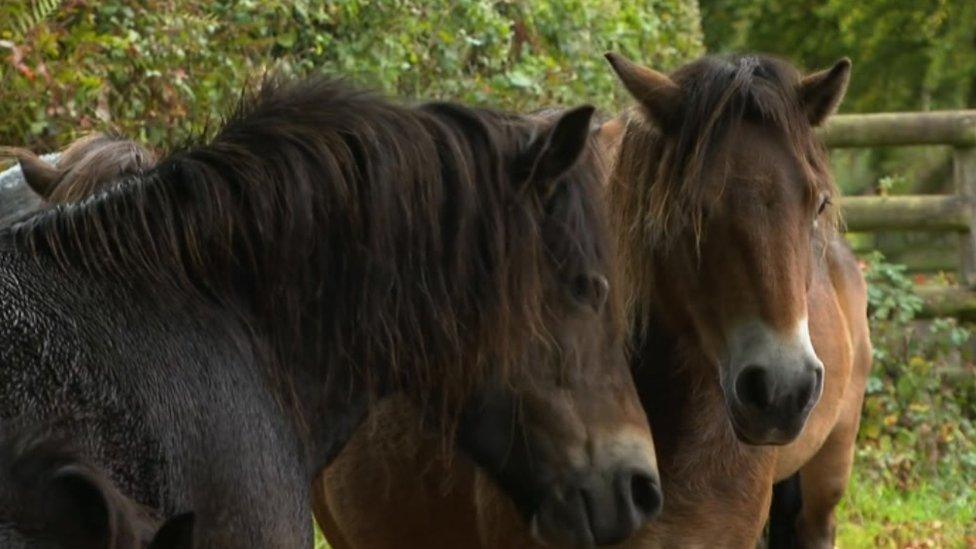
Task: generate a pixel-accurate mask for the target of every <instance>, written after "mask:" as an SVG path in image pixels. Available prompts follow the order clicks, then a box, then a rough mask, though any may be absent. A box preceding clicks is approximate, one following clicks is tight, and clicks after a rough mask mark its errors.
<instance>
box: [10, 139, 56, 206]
mask: <svg viewBox="0 0 976 549" xmlns="http://www.w3.org/2000/svg"><path fill="white" fill-rule="evenodd" d="M0 156H12V157H14V158H16V159H17V161H18V163H19V164H20V172H21V173H22V174H23V175H24V181H25V182H26V183H27V185H28V186H29V187H30V188H31V189H33V190H34V192H36V193H37V194H39V195H40V196H41V198H44V199H45V200H47V198H48V197H49V196H50V195H51V192H52V191H54V188H55V187H56V186H57V182H58V178H59V177H60V176H61V172H59V171H58V169H57V168H55V167H54V166H52V165H51V164H50V163H48V162H46V161H44V160H43V159H42V158H40V157H39V156H37V155H36V154H34V153H32V152H30V151H28V150H27V149H21V148H18V147H0Z"/></svg>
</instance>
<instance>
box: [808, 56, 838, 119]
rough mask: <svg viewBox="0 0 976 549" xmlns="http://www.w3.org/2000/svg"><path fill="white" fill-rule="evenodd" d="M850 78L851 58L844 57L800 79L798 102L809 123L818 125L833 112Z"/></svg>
mask: <svg viewBox="0 0 976 549" xmlns="http://www.w3.org/2000/svg"><path fill="white" fill-rule="evenodd" d="M850 79H851V60H850V59H848V58H846V57H844V58H842V59H841V60H840V61H837V62H836V63H834V66H833V67H830V68H829V69H826V70H822V71H819V72H815V73H813V74H810V75H807V76H805V77H803V79H802V80H800V84H799V89H798V94H799V96H800V104H801V105H802V106H803V110H804V112H806V114H807V119H808V120H809V121H810V125H812V126H819V125H821V124H823V123H824V122H825V121H826V120H827V118H828V117H829V116H830V115H832V114H834V112H835V111H836V110H837V107H839V106H840V102H841V101H842V100H843V99H844V93H846V92H847V83H848V82H850Z"/></svg>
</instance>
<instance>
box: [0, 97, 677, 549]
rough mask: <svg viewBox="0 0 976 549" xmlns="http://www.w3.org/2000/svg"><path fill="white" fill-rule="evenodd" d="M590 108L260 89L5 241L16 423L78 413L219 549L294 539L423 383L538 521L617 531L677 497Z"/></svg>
mask: <svg viewBox="0 0 976 549" xmlns="http://www.w3.org/2000/svg"><path fill="white" fill-rule="evenodd" d="M591 112H592V109H590V108H581V109H576V110H574V111H571V112H568V113H566V114H565V116H563V117H561V118H560V119H559V120H556V121H551V122H549V123H542V122H540V121H531V120H523V119H520V118H518V117H513V116H510V115H506V114H504V113H498V112H493V111H477V110H472V109H467V108H464V107H461V106H458V105H451V104H431V105H426V106H422V107H419V108H416V109H406V108H403V107H399V106H396V105H393V104H390V103H388V102H385V101H382V100H379V99H376V98H374V97H372V96H370V95H368V94H362V93H359V92H355V91H350V90H348V89H346V88H345V87H343V86H340V85H336V84H335V83H332V82H328V81H325V80H312V81H308V82H303V83H299V84H292V85H288V86H276V85H271V86H268V87H266V88H265V89H264V91H262V93H261V95H260V96H259V97H258V98H256V99H254V100H253V101H251V102H249V103H248V105H247V106H246V108H245V109H243V111H242V112H241V113H239V114H238V115H237V116H235V117H234V118H233V119H232V120H231V121H230V122H229V123H228V124H227V125H226V126H225V127H224V128H223V129H222V130H221V131H220V132H219V133H218V135H217V136H216V137H215V138H214V139H213V140H212V141H211V142H210V143H208V144H206V145H200V146H196V147H192V148H190V149H188V150H186V151H182V152H179V153H176V154H174V155H172V156H170V157H169V158H167V159H165V160H163V161H162V162H161V163H160V164H159V165H158V166H157V167H156V168H154V169H153V170H151V171H149V172H147V173H144V174H137V175H135V176H131V177H128V178H126V179H124V180H123V181H121V182H120V183H119V184H118V185H114V186H112V187H111V188H110V189H108V190H107V191H106V192H103V193H100V194H99V195H97V196H95V197H90V198H86V199H83V200H81V202H80V203H77V204H72V205H68V206H60V207H58V208H55V209H53V210H52V211H48V212H43V213H40V214H38V215H36V216H34V217H31V218H29V219H28V220H26V221H24V222H22V223H19V224H16V225H14V226H13V228H12V229H9V230H8V231H6V232H5V233H0V256H2V261H0V266H2V269H3V272H2V276H0V278H2V279H3V280H5V281H7V280H9V281H10V283H9V284H8V283H6V282H5V283H4V284H3V285H0V304H3V308H0V341H2V342H3V345H0V366H3V367H4V368H9V369H10V370H11V371H17V372H18V376H17V378H16V379H14V380H10V381H9V382H8V381H7V380H5V381H4V383H3V384H2V385H0V393H2V396H3V398H2V399H0V403H2V406H0V417H3V418H9V417H14V416H21V415H26V416H28V417H40V418H42V419H45V418H48V417H51V416H52V415H55V414H57V415H60V414H62V413H63V412H64V411H63V410H62V407H64V406H68V407H69V409H70V410H71V414H70V419H71V421H73V422H75V423H76V424H77V425H75V428H76V430H77V431H78V432H80V433H82V434H83V435H84V436H82V437H81V439H82V440H83V441H84V446H85V450H86V452H88V453H90V454H91V455H93V456H94V458H95V460H96V461H97V462H98V463H100V464H102V465H104V466H106V467H108V468H109V470H110V472H111V474H112V476H113V477H114V478H117V479H119V481H120V486H121V487H122V488H123V489H124V490H125V491H126V492H128V493H131V494H133V496H134V497H135V498H136V499H137V500H138V501H140V502H142V503H145V504H148V505H150V506H152V507H153V508H154V509H160V510H161V511H162V512H164V513H165V512H175V511H176V510H178V509H180V508H193V509H194V510H195V512H196V514H197V518H198V523H197V536H198V541H201V540H202V542H203V543H204V544H205V546H228V545H234V544H235V543H242V542H244V543H248V544H250V545H253V546H262V545H272V546H297V545H302V544H303V543H305V542H307V541H308V540H309V536H310V530H309V525H308V522H307V514H305V513H306V512H307V505H308V497H309V496H308V490H309V488H310V484H311V478H312V476H313V475H314V474H316V473H317V472H318V471H319V470H321V468H322V467H323V466H324V465H326V464H327V463H329V461H330V460H331V459H332V457H334V456H335V455H336V454H337V453H338V451H339V449H341V448H342V446H343V445H344V443H345V440H346V438H347V437H348V435H349V433H350V432H351V431H352V430H353V429H354V428H355V427H356V426H357V425H358V423H359V421H360V420H361V419H362V418H363V417H364V415H365V412H366V410H367V409H368V407H369V405H370V404H371V403H372V402H373V401H375V400H377V399H378V398H379V397H382V396H385V395H387V394H390V393H391V392H393V391H396V390H402V391H404V393H405V394H406V395H408V397H409V398H410V400H411V401H412V402H414V403H415V404H417V405H418V406H419V407H420V408H421V410H422V411H423V414H422V415H423V416H424V417H425V418H426V419H427V420H428V421H429V423H431V424H433V425H434V426H435V429H438V430H441V431H442V432H447V433H454V434H455V435H456V436H455V440H456V441H457V442H458V444H459V445H460V447H461V448H462V449H463V450H465V452H466V454H467V455H469V456H471V457H472V458H473V459H474V460H475V461H476V462H477V463H478V464H479V465H480V466H482V467H483V468H484V469H485V470H486V471H488V472H489V474H490V475H491V476H492V478H493V481H494V482H495V483H496V484H497V485H498V486H500V487H502V489H503V490H504V491H505V493H506V494H508V495H509V497H511V498H512V502H513V503H514V504H515V506H516V507H517V508H518V510H519V511H520V512H521V514H522V516H523V517H524V518H525V519H526V520H528V521H530V522H531V523H532V525H533V528H534V529H535V531H536V532H537V533H538V534H539V536H540V538H542V539H546V540H550V541H552V542H554V543H561V542H563V541H566V542H568V543H577V542H585V541H586V540H588V539H592V538H597V539H608V540H620V539H623V538H624V537H626V536H627V535H629V534H631V533H632V532H633V531H634V530H635V529H636V528H638V527H639V526H640V525H641V524H642V523H643V521H644V520H645V519H646V518H647V517H648V516H650V515H652V514H654V513H655V512H656V511H657V509H659V506H660V496H659V493H658V487H657V480H656V472H655V470H654V463H653V450H652V448H653V447H652V444H651V439H650V436H649V433H648V431H647V426H646V419H645V418H644V416H643V414H642V411H641V410H640V407H639V402H638V400H637V396H636V392H635V391H634V388H633V384H632V381H631V379H630V376H629V373H628V369H627V365H626V362H625V361H624V355H623V341H622V338H621V335H622V329H621V328H622V318H621V315H619V314H618V313H619V310H620V307H619V300H618V299H617V298H615V297H614V296H619V295H620V294H619V293H616V292H617V290H616V289H614V287H613V281H614V280H615V278H616V277H615V276H614V271H613V257H614V254H613V251H612V246H611V240H610V239H609V238H607V235H606V234H605V233H606V231H605V230H604V229H603V228H602V227H603V223H604V216H603V215H602V213H601V212H602V207H603V206H602V201H601V200H599V198H598V197H597V196H595V192H597V191H598V188H599V178H598V177H595V176H594V174H593V171H592V170H590V169H577V164H578V162H579V161H581V157H582V158H585V157H587V155H588V154H589V153H588V152H587V149H586V147H585V145H586V136H587V135H588V133H589V119H590V114H591ZM582 163H583V165H587V166H588V165H589V164H588V163H587V162H586V161H582ZM28 281H29V283H28ZM613 303H617V304H618V305H613ZM22 318H28V319H30V322H31V323H34V324H36V325H34V326H31V328H30V329H28V330H27V331H26V332H24V331H21V325H20V324H19V320H18V319H22ZM596 372H599V374H596ZM64 379H70V380H72V382H71V383H69V384H67V385H65V382H64V381H62V380H64ZM27 394H30V395H41V396H40V397H32V398H27V397H26V395H27ZM550 395H555V396H550ZM583 397H585V398H583ZM577 399H580V401H579V402H577ZM553 406H563V407H564V408H565V409H566V413H567V416H566V417H568V420H567V421H566V422H555V423H553V422H550V421H547V420H548V419H549V418H548V415H549V414H550V412H551V410H552V407H553ZM601 407H603V408H604V409H606V410H608V412H607V414H608V416H607V418H603V417H602V416H601V415H600V414H598V413H596V412H597V411H598V409H600V408H601ZM623 418H630V421H629V423H628V422H626V421H624V420H623ZM4 421H6V419H5V420H4ZM553 425H555V427H556V428H563V429H567V431H562V432H559V433H552V436H548V435H550V433H549V432H547V429H550V428H552V426H553ZM577 441H581V442H579V443H578V444H577ZM593 441H605V442H607V444H608V445H609V446H611V447H612V448H613V451H612V452H603V451H600V452H596V453H592V452H591V448H589V446H588V445H589V444H590V443H592V442H593ZM579 452H583V454H579ZM242 540H243V541H242Z"/></svg>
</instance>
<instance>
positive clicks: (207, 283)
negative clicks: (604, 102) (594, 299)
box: [11, 78, 546, 394]
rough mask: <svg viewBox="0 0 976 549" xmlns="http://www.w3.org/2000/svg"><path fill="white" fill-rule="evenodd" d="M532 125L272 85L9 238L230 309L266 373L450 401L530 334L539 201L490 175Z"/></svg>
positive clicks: (504, 367)
mask: <svg viewBox="0 0 976 549" xmlns="http://www.w3.org/2000/svg"><path fill="white" fill-rule="evenodd" d="M533 137H534V131H533V129H532V126H531V124H529V123H528V122H525V121H522V120H520V119H518V118H515V117H512V116H509V115H503V114H500V113H493V112H490V111H481V110H477V111H476V110H471V109H467V108H465V107H461V106H457V105H449V104H435V105H429V106H426V107H421V108H413V109H411V108H406V107H402V106H398V105H395V104H392V103H390V102H387V101H385V100H383V99H380V98H378V97H376V96H374V95H371V94H368V93H363V92H360V91H355V90H352V89H350V88H348V87H346V86H345V85H342V84H340V83H337V82H335V81H332V80H328V79H324V78H316V79H310V80H306V81H302V82H298V83H285V84H282V83H276V82H272V83H269V84H266V85H265V86H263V88H262V89H261V91H260V92H258V93H257V94H256V95H255V96H254V97H251V98H250V99H247V100H245V101H244V102H243V104H242V106H241V107H240V108H239V109H238V111H237V113H236V114H235V115H234V116H233V117H231V118H230V120H229V121H228V122H227V123H226V124H225V125H224V127H223V128H222V129H221V130H220V131H219V132H218V133H217V135H216V137H214V138H213V139H212V140H210V141H209V143H206V144H201V145H198V146H192V147H189V148H186V149H185V150H182V151H179V152H176V153H173V154H171V155H170V156H168V157H167V158H165V159H163V160H162V161H161V162H160V163H159V164H158V165H157V167H156V168H155V169H153V170H152V171H150V172H147V173H145V174H142V175H139V176H135V177H130V178H128V179H126V180H123V181H121V182H120V183H118V184H116V185H114V186H113V187H112V188H110V189H109V190H107V191H104V192H102V193H100V194H98V195H96V196H94V197H91V198H88V199H86V200H83V201H81V202H80V203H77V204H73V205H67V206H60V207H58V208H56V209H53V210H51V211H48V212H44V213H41V214H39V215H37V216H35V217H34V218H32V219H30V220H28V221H25V222H24V223H21V224H19V225H15V226H14V227H13V228H12V229H11V233H12V234H13V235H14V236H15V238H16V240H17V241H18V242H19V243H20V244H21V245H23V246H26V247H27V248H28V249H30V250H32V251H33V252H34V253H38V254H41V255H42V256H43V255H53V256H54V257H56V258H57V259H58V261H59V262H60V263H61V265H62V266H63V267H64V268H67V269H82V270H85V271H87V272H89V273H93V274H95V275H98V276H111V277H112V278H113V279H117V280H120V281H125V283H128V284H144V285H145V287H146V288H148V289H151V290H152V291H153V292H154V293H155V294H156V295H157V296H158V297H159V298H160V299H162V300H170V299H181V300H186V299H187V296H195V297H196V298H201V297H202V300H201V301H200V302H201V303H204V304H206V305H207V306H212V304H213V303H215V302H216V303H219V304H220V305H222V306H227V305H229V306H232V307H234V309H235V310H237V311H239V312H240V314H241V315H242V317H243V318H244V319H245V320H246V321H247V323H248V325H250V326H252V327H253V329H254V332H255V333H256V334H258V336H259V337H262V338H264V339H265V340H267V342H268V346H269V348H270V350H271V353H272V354H273V360H272V362H273V364H274V365H275V366H274V369H276V370H279V371H280V370H281V369H282V368H284V367H289V366H291V367H301V368H321V367H324V365H335V364H340V365H345V366H348V367H350V368H355V369H357V371H359V372H361V373H362V374H363V375H364V376H369V375H370V374H371V373H372V372H390V370H389V368H392V378H393V380H394V381H396V382H408V384H409V385H410V386H411V387H414V388H418V389H420V390H422V391H423V390H428V389H431V388H432V386H433V385H434V383H435V382H436V383H437V385H438V390H439V391H441V392H442V393H451V392H457V393H459V394H460V393H463V392H464V391H466V390H467V389H468V388H470V387H471V386H472V385H473V384H475V383H478V382H479V380H481V379H483V378H484V377H485V376H497V377H499V378H503V377H504V376H505V375H506V374H511V373H512V372H514V371H516V370H517V369H518V368H519V365H518V364H517V361H516V360H515V357H517V356H518V355H519V353H520V351H521V349H522V348H523V347H524V345H522V343H524V342H525V341H526V340H527V338H526V334H527V333H528V334H537V335H542V333H543V332H544V330H543V327H542V325H541V317H542V315H541V311H542V308H543V304H542V302H543V299H542V297H543V287H544V283H545V281H544V280H542V277H543V275H542V274H540V273H543V272H544V269H543V267H542V265H543V263H542V262H543V261H545V260H546V259H545V253H544V246H543V242H542V235H541V230H540V219H541V218H542V217H543V204H541V202H540V201H539V200H537V199H532V197H531V196H527V192H526V190H525V189H524V188H521V187H520V186H519V185H518V184H517V182H515V181H513V177H512V174H511V173H508V172H507V171H506V169H505V168H504V167H505V166H511V165H513V164H517V163H518V162H517V160H518V159H517V158H513V155H516V154H518V152H517V151H520V150H523V149H524V148H525V147H524V145H525V143H526V141H527V140H531V139H532V138H533ZM140 287H142V286H140Z"/></svg>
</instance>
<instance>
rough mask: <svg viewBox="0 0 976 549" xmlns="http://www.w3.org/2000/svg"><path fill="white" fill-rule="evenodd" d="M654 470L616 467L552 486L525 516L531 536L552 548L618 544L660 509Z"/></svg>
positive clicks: (657, 483)
mask: <svg viewBox="0 0 976 549" xmlns="http://www.w3.org/2000/svg"><path fill="white" fill-rule="evenodd" d="M662 502H663V497H662V494H661V488H660V482H659V480H658V477H657V474H656V472H654V471H653V470H652V469H649V468H634V467H626V466H624V467H621V468H619V469H617V470H616V471H614V472H612V473H611V474H609V475H606V474H593V475H589V476H587V477H584V478H581V479H579V480H577V481H575V482H568V483H564V484H562V485H559V486H554V487H553V488H552V489H551V490H550V492H549V494H547V495H546V497H545V498H544V499H543V501H542V502H541V504H540V506H539V508H538V509H537V510H536V512H535V513H534V514H533V515H532V517H531V518H530V522H529V524H530V528H531V532H532V536H533V537H534V538H535V539H536V540H537V541H538V542H540V543H542V544H544V545H549V546H553V547H599V546H605V545H614V544H618V543H621V542H623V541H625V540H627V539H628V538H630V537H631V536H632V535H633V534H635V533H636V532H637V531H638V530H639V529H640V528H641V526H643V525H644V523H646V522H647V521H649V520H651V519H653V518H654V517H656V516H657V515H658V514H659V513H660V511H661V505H662Z"/></svg>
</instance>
